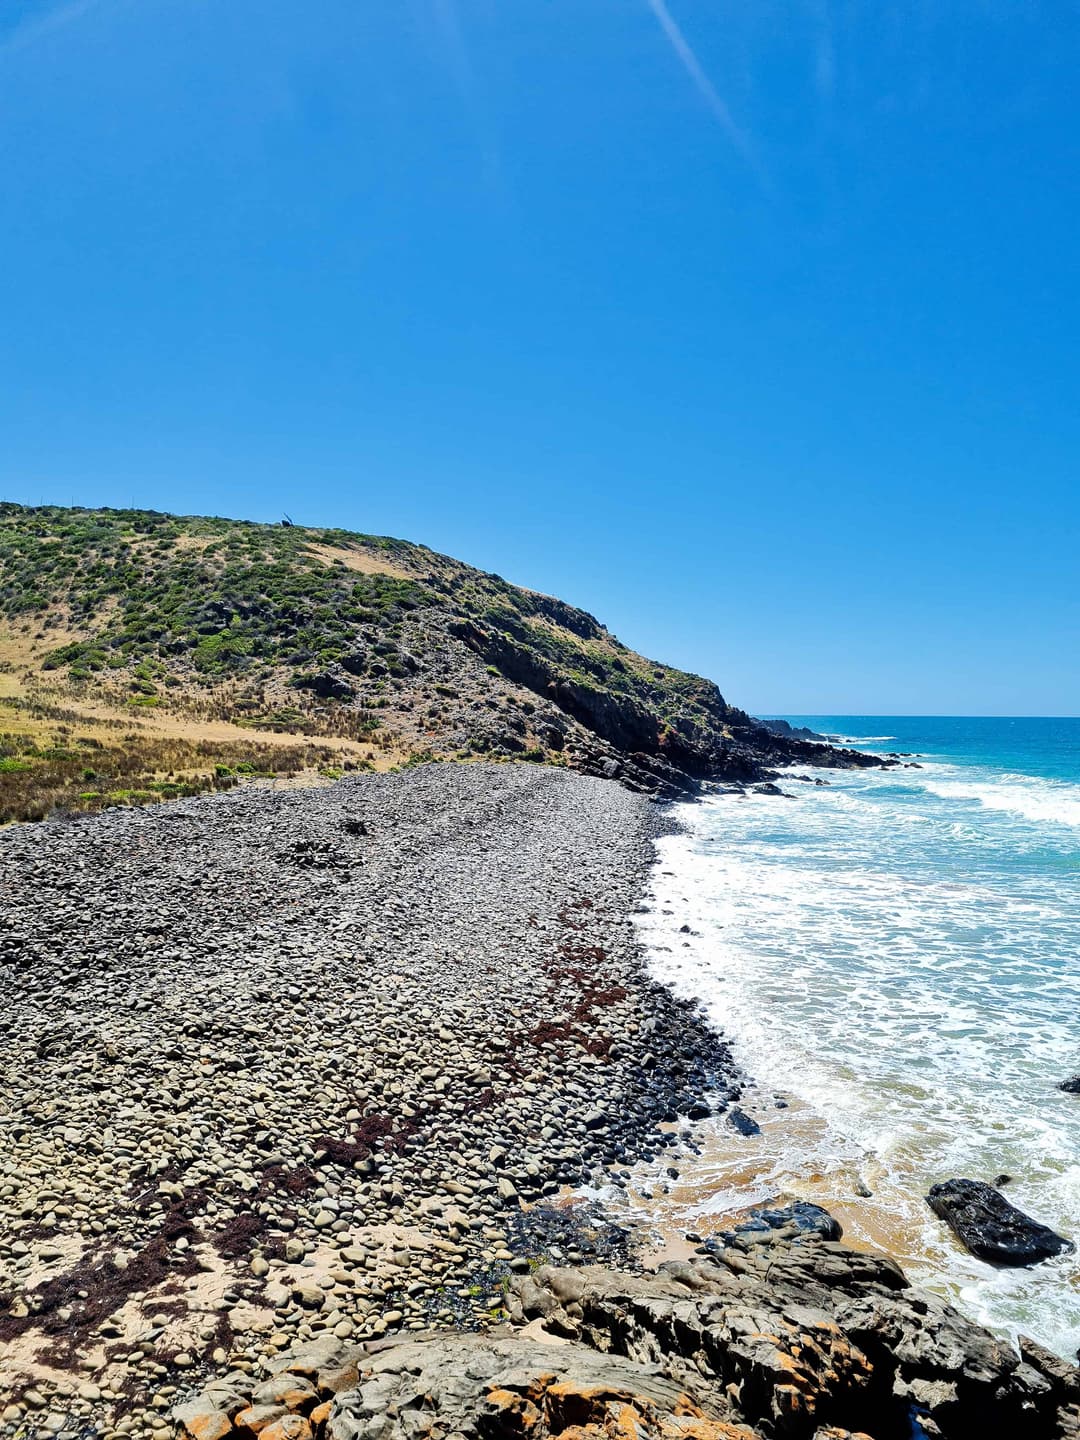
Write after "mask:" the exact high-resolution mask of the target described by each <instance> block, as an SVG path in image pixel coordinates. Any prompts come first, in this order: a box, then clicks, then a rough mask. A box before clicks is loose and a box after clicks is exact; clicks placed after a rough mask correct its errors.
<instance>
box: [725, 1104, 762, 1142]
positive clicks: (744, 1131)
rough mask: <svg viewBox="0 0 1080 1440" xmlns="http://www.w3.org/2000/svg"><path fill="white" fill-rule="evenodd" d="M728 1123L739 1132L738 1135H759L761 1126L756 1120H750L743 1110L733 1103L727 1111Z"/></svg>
mask: <svg viewBox="0 0 1080 1440" xmlns="http://www.w3.org/2000/svg"><path fill="white" fill-rule="evenodd" d="M727 1120H728V1124H729V1125H730V1126H731V1127H732V1128H733V1129H734V1130H737V1131H738V1132H739V1134H740V1135H747V1136H749V1135H760V1134H761V1126H760V1125H759V1124H758V1123H757V1121H756V1120H752V1119H751V1118H750V1116H749V1115H747V1113H746V1111H745V1110H740V1109H739V1107H738V1105H735V1106H734V1107H733V1108H732V1109H730V1110H729V1111H728V1113H727Z"/></svg>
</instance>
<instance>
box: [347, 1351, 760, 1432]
mask: <svg viewBox="0 0 1080 1440" xmlns="http://www.w3.org/2000/svg"><path fill="white" fill-rule="evenodd" d="M723 1408H724V1409H725V1410H727V1411H730V1407H727V1406H725V1407H723ZM328 1435H329V1436H330V1437H331V1440H391V1437H395V1440H396V1437H398V1436H405V1435H408V1436H410V1437H430V1440H436V1437H439V1436H450V1435H459V1436H461V1437H469V1440H472V1437H477V1440H519V1437H520V1440H525V1437H528V1440H546V1437H549V1436H558V1437H560V1440H586V1437H592V1436H596V1437H597V1440H599V1437H601V1436H612V1437H616V1436H625V1437H627V1440H630V1437H632V1436H641V1437H643V1440H644V1437H645V1436H655V1437H657V1440H756V1436H755V1433H754V1431H753V1430H751V1429H749V1428H747V1427H746V1426H744V1425H741V1424H738V1423H736V1422H734V1421H731V1420H729V1419H722V1418H721V1417H720V1414H719V1411H718V1405H717V1403H716V1402H714V1401H711V1400H710V1399H709V1398H708V1397H704V1398H703V1399H701V1400H699V1399H698V1398H697V1397H696V1396H695V1395H694V1393H693V1392H691V1391H690V1390H688V1389H687V1388H686V1387H685V1386H684V1385H682V1384H680V1383H678V1382H676V1381H673V1380H671V1379H669V1378H668V1377H667V1376H666V1375H665V1374H664V1372H663V1369H662V1367H661V1366H659V1365H656V1364H642V1363H639V1362H637V1361H633V1360H627V1359H625V1358H623V1357H621V1356H614V1355H602V1354H598V1353H597V1352H596V1351H594V1350H590V1349H588V1348H587V1347H586V1346H584V1345H574V1344H566V1345H552V1344H551V1343H550V1342H549V1343H546V1344H545V1343H538V1342H537V1341H535V1340H524V1339H497V1340H492V1339H487V1338H484V1337H481V1336H477V1335H448V1336H444V1337H442V1338H439V1339H430V1340H427V1341H419V1342H413V1343H411V1344H410V1343H403V1344H401V1345H395V1346H393V1347H392V1348H390V1349H388V1350H387V1351H385V1352H384V1353H383V1354H382V1355H379V1356H377V1357H375V1359H374V1361H373V1363H372V1365H371V1366H370V1368H366V1369H365V1372H364V1375H363V1378H362V1380H361V1383H360V1384H359V1385H358V1387H357V1388H356V1389H355V1390H353V1391H351V1392H349V1393H348V1394H345V1395H342V1396H340V1397H339V1398H338V1400H337V1401H336V1403H335V1406H334V1409H333V1413H332V1416H331V1419H330V1423H329V1428H328Z"/></svg>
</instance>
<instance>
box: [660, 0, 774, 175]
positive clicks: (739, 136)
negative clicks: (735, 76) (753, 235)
mask: <svg viewBox="0 0 1080 1440" xmlns="http://www.w3.org/2000/svg"><path fill="white" fill-rule="evenodd" d="M646 4H647V5H648V7H649V9H650V10H651V11H652V13H653V14H654V15H655V16H656V21H657V24H658V25H659V26H660V28H661V30H663V32H664V34H665V35H666V36H667V38H668V41H669V43H670V45H671V48H672V49H673V50H674V51H675V54H676V55H677V56H678V57H679V60H680V61H681V62H682V66H683V69H684V70H685V71H686V73H687V74H688V75H689V76H690V79H691V80H693V82H694V84H695V85H696V86H697V89H698V92H699V93H700V95H701V97H702V99H703V100H704V101H705V103H706V105H708V107H709V109H710V110H711V111H712V112H713V114H714V115H715V116H716V118H717V120H719V122H720V124H721V125H722V126H723V128H724V130H725V131H726V132H727V136H728V139H729V140H730V141H731V143H732V144H733V145H734V146H735V148H736V149H737V150H738V151H739V153H740V154H741V155H742V156H743V158H744V159H745V160H747V161H748V162H749V163H750V164H751V165H752V166H753V167H754V169H755V170H758V171H759V172H760V166H759V163H758V159H757V156H756V155H755V154H754V149H753V146H752V145H751V144H750V141H749V139H748V137H747V136H746V134H745V133H744V132H743V131H742V129H740V127H739V126H738V125H737V124H736V123H735V118H734V116H733V115H732V113H731V111H730V110H729V109H728V107H727V105H726V104H725V103H724V100H723V97H722V96H721V95H719V94H718V93H717V90H716V87H715V85H713V83H712V81H711V80H710V79H709V77H708V75H706V74H705V71H704V70H703V69H702V67H701V61H700V60H699V59H698V58H697V56H696V55H695V54H694V51H693V49H692V48H691V45H690V42H689V41H688V40H687V38H686V36H685V35H684V34H683V33H682V31H681V30H680V29H679V27H678V25H677V24H676V22H675V19H674V17H673V15H672V14H671V11H670V10H669V9H668V8H667V5H666V3H665V0H646Z"/></svg>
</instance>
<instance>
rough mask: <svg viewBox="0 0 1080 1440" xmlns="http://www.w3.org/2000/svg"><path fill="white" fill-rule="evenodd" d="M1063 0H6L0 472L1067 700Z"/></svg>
mask: <svg viewBox="0 0 1080 1440" xmlns="http://www.w3.org/2000/svg"><path fill="white" fill-rule="evenodd" d="M1078 62H1080V11H1078V10H1077V9H1076V7H1075V6H1074V5H1072V4H1067V3H1064V0H1055V3H1053V4H1042V3H1040V0H1023V3H1020V0H1018V3H1007V0H982V3H977V0H953V3H950V4H948V5H942V4H940V3H937V0H933V3H931V0H911V3H897V4H891V3H889V0H881V3H873V4H872V3H869V0H865V3H862V4H857V3H853V0H844V3H840V0H791V3H780V0H776V3H774V0H754V3H752V4H747V3H745V0H743V3H742V4H735V3H728V0H318V3H315V4H306V5H301V4H297V3H295V0H291V3H285V0H227V3H222V0H74V3H71V4H50V3H39V0H15V3H12V0H8V3H7V4H6V5H5V6H4V9H3V11H2V13H0V135H2V137H3V140H2V143H0V296H2V310H0V317H2V323H0V493H2V494H3V496H4V497H5V498H9V499H16V500H22V501H25V502H29V503H36V502H38V501H39V500H46V501H53V502H58V503H69V502H70V501H75V502H76V503H79V504H128V503H131V502H134V503H136V504H139V505H146V506H151V507H154V508H157V509H168V510H180V511H188V512H190V511H196V512H206V511H209V512H213V513H220V514H231V515H239V516H249V517H253V518H266V519H276V518H278V517H279V516H280V515H281V513H282V512H283V511H287V512H288V513H289V514H290V515H292V517H293V518H294V519H295V520H298V521H304V522H308V523H312V524H324V523H325V524H342V525H347V526H350V527H354V528H357V529H362V530H369V531H377V532H381V533H389V534H396V535H403V536H406V537H408V538H410V539H417V540H422V541H424V542H425V543H427V544H429V545H432V546H434V547H435V548H437V549H440V550H444V551H448V552H450V553H452V554H456V555H458V556H460V557H461V558H463V559H466V560H469V561H471V562H472V563H474V564H478V565H480V566H482V567H484V568H485V569H492V570H497V571H498V572H499V573H501V574H503V575H506V576H507V577H508V578H511V579H514V580H518V581H520V582H522V583H524V584H528V585H531V586H535V587H537V588H540V589H544V590H547V591H550V592H552V593H556V594H559V595H561V596H563V597H564V598H566V599H569V600H572V601H574V602H576V603H578V604H581V605H583V606H585V607H587V608H588V609H590V610H593V611H594V612H595V613H597V614H599V615H600V616H601V618H602V619H604V620H605V621H606V622H607V623H608V624H609V625H610V626H611V627H612V628H613V629H614V630H615V631H616V632H617V633H618V634H619V635H620V636H621V637H622V638H623V639H624V640H626V641H627V642H628V643H630V644H632V645H634V646H635V647H636V648H638V649H642V650H645V651H646V652H649V653H651V654H653V655H656V656H658V657H659V658H663V659H666V660H669V661H671V662H674V663H677V664H681V665H685V666H688V667H690V668H693V669H696V670H699V671H701V672H704V673H706V674H709V675H711V676H712V677H713V678H715V679H716V680H717V681H718V682H719V684H720V685H721V687H722V689H723V690H724V692H725V694H727V695H728V696H729V698H731V699H732V700H735V701H737V702H738V703H740V704H744V705H746V706H748V707H750V708H753V709H757V710H759V711H762V712H784V711H788V712H805V713H844V712H855V713H863V714H866V713H874V712H877V713H894V712H895V713H902V712H910V713H950V712H952V713H969V714H970V713H1036V714H1063V713H1067V714H1076V713H1080V668H1078V666H1077V664H1076V659H1077V651H1078V644H1077V641H1078V639H1080V586H1078V583H1077V563H1076V557H1077V553H1078V541H1080V485H1078V483H1077V480H1078V477H1077V458H1078V456H1080V407H1078V405H1077V378H1078V375H1077V339H1078V321H1080V288H1078V285H1077V281H1078V278H1080V276H1078V270H1080V244H1078V239H1080V237H1078V233H1077V228H1078V227H1077V215H1078V193H1077V191H1078V183H1080V181H1078V177H1080V154H1078V150H1080V123H1078V122H1080V117H1078V113H1077V111H1078V106H1077V100H1076V86H1075V75H1076V73H1077V66H1078Z"/></svg>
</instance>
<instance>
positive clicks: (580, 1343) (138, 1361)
mask: <svg viewBox="0 0 1080 1440" xmlns="http://www.w3.org/2000/svg"><path fill="white" fill-rule="evenodd" d="M664 823H665V821H664V812H663V810H662V808H661V807H658V806H657V805H656V804H655V803H653V802H651V801H650V800H649V799H648V798H647V797H645V796H643V795H640V794H635V793H633V792H632V791H631V790H630V789H628V788H626V787H625V786H622V785H619V784H615V783H612V782H611V781H608V780H604V779H597V778H591V777H588V776H582V775H578V774H573V773H570V772H569V771H567V770H561V769H554V768H549V767H538V766H535V765H512V764H498V765H492V764H487V763H477V764H468V765H462V764H456V765H453V764H445V765H439V764H432V765H426V766H418V767H414V768H410V769H406V770H405V771H403V772H400V773H398V774H394V775H362V776H356V777H352V778H349V779H346V780H343V781H341V782H340V783H338V784H337V785H335V786H333V787H329V788H324V789H317V790H295V791H284V792H272V791H267V790H258V789H255V788H249V789H244V790H234V791H231V792H229V793H226V794H220V795H213V796H206V797H202V798H198V799H188V800H179V801H176V802H175V803H173V804H170V805H168V806H156V807H153V808H152V809H138V810H136V809H130V810H128V809H124V810H120V809H117V810H111V811H108V812H106V813H105V814H103V815H98V816H93V817H81V818H74V819H67V820H60V819H57V820H53V821H49V822H47V823H45V824H43V825H40V826H33V827H19V828H9V829H8V830H5V831H4V832H2V833H0V904H2V915H3V921H2V929H0V966H2V971H3V977H4V990H5V1000H6V1004H5V1006H4V1008H3V1011H2V1012H0V1027H2V1030H3V1046H2V1049H0V1093H2V1097H3V1108H2V1111H0V1296H2V1306H0V1347H2V1348H0V1353H2V1356H3V1362H2V1368H3V1375H4V1380H3V1404H2V1405H0V1434H3V1435H5V1436H7V1437H19V1440H30V1437H35V1440H36V1437H39V1436H42V1437H43V1436H46V1435H51V1436H57V1437H62V1440H75V1437H80V1440H82V1437H87V1440H89V1437H90V1436H100V1437H112V1440H119V1437H120V1436H128V1437H132V1440H165V1437H167V1436H170V1437H171V1436H175V1435H187V1436H190V1437H193V1440H225V1437H235V1440H251V1437H252V1436H254V1435H257V1434H258V1435H261V1436H262V1437H264V1440H310V1437H312V1436H316V1437H324V1436H332V1437H334V1440H368V1437H371V1440H375V1437H382V1440H396V1437H398V1436H401V1437H405V1436H409V1437H419V1436H430V1437H432V1440H435V1437H440V1436H441V1437H446V1440H449V1437H450V1436H472V1435H476V1436H503V1435H506V1436H515V1435H522V1436H525V1435H529V1436H534V1437H542V1436H546V1435H553V1436H554V1435H558V1436H562V1437H564V1440H584V1437H593V1436H596V1437H601V1436H626V1437H629V1436H632V1435H636V1436H641V1437H646V1436H658V1437H660V1436H662V1437H676V1436H687V1437H690V1436H697V1437H700V1440H706V1437H713V1440H719V1437H726V1440H736V1437H740V1440H751V1437H755V1436H760V1437H762V1440H768V1437H773V1436H776V1437H779V1436H788V1435H790V1436H793V1437H801V1436H806V1437H808V1440H809V1437H814V1436H816V1437H818V1440H825V1437H827V1436H828V1437H834V1436H837V1435H841V1434H843V1433H845V1432H852V1433H859V1434H866V1435H869V1436H871V1437H873V1440H893V1437H894V1436H896V1437H899V1436H901V1435H903V1436H909V1435H913V1436H918V1435H927V1436H933V1435H938V1434H940V1435H945V1436H955V1437H957V1440H960V1437H963V1436H967V1435H972V1434H1002V1435H1005V1434H1008V1435H1010V1436H1012V1435H1016V1436H1022V1437H1027V1436H1031V1437H1039V1436H1046V1437H1054V1436H1059V1435H1060V1436H1064V1435H1071V1434H1075V1433H1077V1432H1076V1428H1075V1414H1074V1410H1073V1409H1072V1408H1071V1407H1073V1406H1074V1405H1075V1401H1076V1399H1077V1395H1078V1393H1080V1392H1078V1389H1077V1384H1078V1381H1077V1376H1076V1372H1075V1371H1072V1370H1071V1369H1070V1368H1069V1367H1068V1366H1066V1365H1064V1364H1063V1362H1061V1361H1059V1360H1056V1359H1055V1358H1054V1357H1052V1356H1047V1355H1046V1354H1045V1352H1043V1351H1041V1350H1040V1349H1039V1347H1037V1346H1033V1345H1027V1346H1026V1348H1025V1350H1024V1353H1023V1355H1022V1356H1021V1355H1020V1354H1017V1353H1015V1352H1014V1351H1013V1350H1012V1348H1011V1347H1009V1346H1008V1345H1005V1344H1003V1343H1001V1342H999V1341H997V1340H995V1339H993V1338H992V1337H991V1336H989V1335H987V1334H986V1333H985V1332H983V1331H981V1330H979V1328H978V1327H976V1326H974V1325H971V1324H970V1323H968V1322H967V1321H965V1320H963V1319H962V1318H961V1317H960V1316H958V1315H957V1314H955V1312H953V1311H951V1310H949V1309H948V1307H946V1306H944V1305H943V1304H941V1302H939V1301H936V1300H934V1299H932V1298H930V1297H927V1296H924V1295H920V1294H919V1293H918V1292H917V1291H915V1290H913V1289H911V1287H909V1286H908V1285H907V1283H906V1281H905V1280H904V1278H903V1276H902V1275H901V1274H900V1273H899V1271H897V1269H896V1267H895V1266H894V1265H893V1264H892V1263H891V1262H890V1261H887V1260H886V1259H884V1258H883V1257H880V1256H870V1255H866V1254H860V1253H858V1252H856V1251H851V1250H848V1249H847V1248H846V1247H844V1246H843V1244H842V1243H841V1241H840V1239H839V1237H838V1232H837V1230H836V1228H835V1227H834V1226H833V1225H832V1224H831V1223H830V1222H828V1218H827V1217H825V1218H824V1219H822V1218H821V1215H820V1212H818V1214H817V1216H814V1215H810V1217H809V1221H808V1219H807V1214H806V1213H804V1212H802V1211H796V1212H792V1213H791V1214H790V1215H786V1214H784V1213H783V1212H782V1213H781V1215H780V1217H779V1218H777V1217H776V1216H774V1217H772V1218H771V1220H765V1221H761V1222H755V1223H753V1224H751V1225H750V1226H749V1227H743V1228H742V1229H741V1230H740V1231H738V1232H733V1233H732V1235H731V1236H730V1237H727V1238H726V1239H723V1240H721V1241H720V1242H716V1241H711V1242H709V1244H708V1245H704V1246H702V1247H700V1248H699V1250H698V1251H697V1253H695V1254H693V1255H692V1256H691V1257H690V1258H689V1259H687V1260H686V1261H680V1262H675V1263H672V1264H668V1265H666V1266H664V1267H661V1269H660V1271H659V1272H657V1273H647V1272H645V1271H643V1268H642V1263H641V1254H640V1248H639V1246H638V1245H637V1243H636V1240H635V1237H634V1235H633V1234H630V1233H628V1232H627V1231H625V1230H624V1229H621V1228H620V1227H619V1226H617V1225H614V1224H612V1223H611V1222H610V1221H609V1220H608V1219H606V1218H605V1216H604V1215H603V1213H602V1212H601V1211H599V1210H598V1209H597V1208H596V1206H595V1205H589V1204H585V1203H582V1202H580V1201H578V1202H576V1203H567V1201H568V1200H569V1199H570V1197H572V1196H573V1195H574V1193H575V1192H576V1191H579V1190H580V1189H581V1188H582V1187H584V1186H588V1185H590V1184H591V1185H596V1184H598V1183H605V1184H615V1185H619V1184H620V1183H625V1182H626V1181H627V1179H628V1175H629V1170H628V1167H629V1166H630V1165H632V1164H633V1163H634V1162H635V1161H636V1160H638V1159H640V1158H653V1159H655V1158H656V1157H657V1156H658V1155H660V1154H662V1153H663V1154H666V1155H667V1156H668V1157H670V1158H669V1163H670V1165H671V1166H672V1168H673V1169H676V1170H677V1169H678V1168H679V1167H680V1166H682V1165H685V1164H686V1163H687V1162H688V1160H689V1159H690V1158H691V1157H690V1151H689V1147H691V1146H692V1144H693V1140H694V1128H693V1127H694V1125H695V1123H697V1122H698V1121H700V1120H702V1119H704V1118H705V1117H706V1116H708V1115H710V1114H712V1113H715V1112H720V1111H723V1110H725V1109H727V1108H730V1107H733V1106H734V1104H735V1102H736V1101H737V1099H738V1098H739V1094H740V1088H741V1086H740V1078H739V1075H738V1074H737V1072H736V1070H735V1068H734V1066H733V1065H732V1062H731V1058H730V1056H729V1054H728V1052H727V1050H726V1048H725V1047H724V1045H723V1043H722V1041H721V1040H720V1039H719V1038H718V1037H717V1036H716V1035H715V1034H714V1033H713V1032H712V1031H711V1030H709V1029H708V1027H706V1026H705V1025H704V1024H703V1023H702V1021H701V1020H700V1018H699V1017H698V1015H697V1013H696V1012H695V1011H694V1010H693V1009H692V1008H691V1007H688V1006H687V1005H686V1004H684V1003H682V1002H680V1001H678V1000H676V999H675V998H673V997H672V996H671V995H670V993H669V992H667V991H666V990H665V989H663V988H662V987H660V986H657V985H656V984H654V983H652V982H651V981H650V980H649V979H648V976H647V974H646V972H645V968H644V963H643V956H642V953H641V951H640V947H639V945H638V942H637V939H636V936H635V932H634V928H633V924H632V919H631V917H632V912H633V910H634V907H635V905H636V904H637V903H638V900H639V896H640V894H641V892H642V886H643V882H644V878H645V874H646V871H647V869H648V867H649V865H650V863H651V859H652V840H653V836H654V834H655V833H656V830H657V827H658V826H662V825H663V824H664ZM905 1427H906V1428H905ZM1070 1427H1072V1428H1070Z"/></svg>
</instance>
